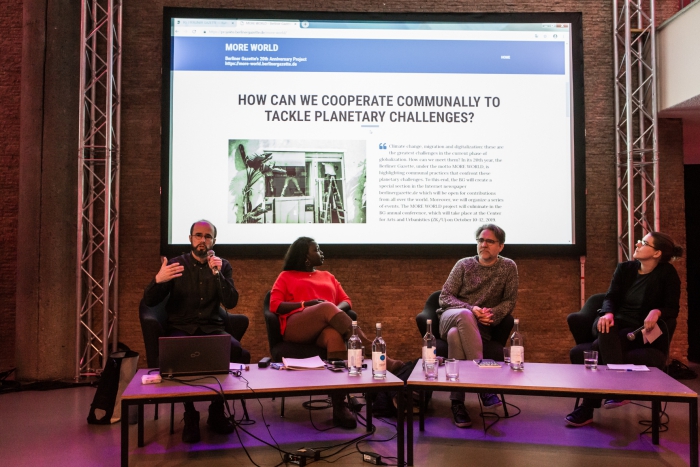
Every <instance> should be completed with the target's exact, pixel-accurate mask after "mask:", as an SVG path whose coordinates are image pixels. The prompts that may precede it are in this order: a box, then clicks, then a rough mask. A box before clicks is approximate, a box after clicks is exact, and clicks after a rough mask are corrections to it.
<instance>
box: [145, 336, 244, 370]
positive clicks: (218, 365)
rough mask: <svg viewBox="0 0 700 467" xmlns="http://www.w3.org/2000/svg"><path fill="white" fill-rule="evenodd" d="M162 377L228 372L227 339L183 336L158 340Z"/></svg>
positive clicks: (228, 340)
mask: <svg viewBox="0 0 700 467" xmlns="http://www.w3.org/2000/svg"><path fill="white" fill-rule="evenodd" d="M158 350H159V355H158V360H159V367H160V374H161V376H162V377H164V378H165V377H172V376H201V375H214V374H222V373H228V372H229V360H230V357H231V336H228V335H216V336H184V337H161V338H159V339H158Z"/></svg>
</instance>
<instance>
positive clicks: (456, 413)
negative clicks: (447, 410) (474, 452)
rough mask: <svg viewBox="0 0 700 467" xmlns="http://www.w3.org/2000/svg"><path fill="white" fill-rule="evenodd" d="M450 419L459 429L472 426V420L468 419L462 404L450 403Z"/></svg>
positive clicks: (457, 402)
mask: <svg viewBox="0 0 700 467" xmlns="http://www.w3.org/2000/svg"><path fill="white" fill-rule="evenodd" d="M452 417H453V418H454V421H455V425H457V426H458V427H460V428H467V427H470V426H472V419H471V418H469V414H468V413H467V408H466V407H464V403H463V402H459V401H452Z"/></svg>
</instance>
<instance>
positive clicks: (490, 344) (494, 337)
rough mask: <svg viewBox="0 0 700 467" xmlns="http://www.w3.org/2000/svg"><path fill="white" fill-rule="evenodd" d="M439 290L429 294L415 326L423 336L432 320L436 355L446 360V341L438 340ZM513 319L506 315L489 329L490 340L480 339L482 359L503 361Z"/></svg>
mask: <svg viewBox="0 0 700 467" xmlns="http://www.w3.org/2000/svg"><path fill="white" fill-rule="evenodd" d="M440 292H441V291H440V290H437V291H435V292H433V293H432V294H430V297H428V300H426V301H425V306H424V307H423V311H421V312H420V313H418V315H417V316H416V324H417V325H418V331H419V332H420V334H421V336H424V335H425V333H426V332H427V330H428V320H429V319H432V320H433V327H432V329H433V334H434V335H435V340H436V344H435V345H436V347H437V355H438V356H439V357H444V358H447V341H446V340H444V339H441V338H440V317H439V316H438V315H437V309H438V308H440ZM514 322H515V319H514V318H513V316H511V315H508V316H506V317H505V318H503V320H501V322H500V323H498V325H497V326H493V327H492V328H491V340H484V339H482V341H481V342H482V343H483V345H484V358H490V359H492V360H496V361H503V347H505V346H506V343H507V342H508V338H509V337H510V331H511V330H512V329H513V324H514Z"/></svg>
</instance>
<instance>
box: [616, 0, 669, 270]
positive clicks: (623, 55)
mask: <svg viewBox="0 0 700 467" xmlns="http://www.w3.org/2000/svg"><path fill="white" fill-rule="evenodd" d="M613 41H614V59H615V128H616V138H615V153H616V170H617V233H618V260H619V261H624V260H628V259H631V257H632V254H633V253H634V248H635V241H636V239H637V238H641V237H642V236H643V235H645V234H646V233H648V232H649V231H651V230H659V163H658V162H659V154H658V123H657V120H658V117H657V99H656V97H657V94H656V25H655V15H654V0H646V1H645V0H637V1H629V0H613Z"/></svg>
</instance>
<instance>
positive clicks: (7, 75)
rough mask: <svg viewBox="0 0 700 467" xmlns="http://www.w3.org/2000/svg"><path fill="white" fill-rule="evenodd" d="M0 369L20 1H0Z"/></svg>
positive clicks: (11, 328) (10, 281)
mask: <svg viewBox="0 0 700 467" xmlns="http://www.w3.org/2000/svg"><path fill="white" fill-rule="evenodd" d="M0 30H2V34H0V371H3V370H7V369H8V368H11V367H12V366H13V365H14V352H15V280H16V268H15V263H16V261H17V210H18V202H19V198H18V194H17V192H18V190H19V118H18V117H19V94H20V71H21V63H22V1H13V0H0Z"/></svg>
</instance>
